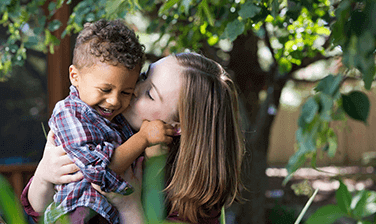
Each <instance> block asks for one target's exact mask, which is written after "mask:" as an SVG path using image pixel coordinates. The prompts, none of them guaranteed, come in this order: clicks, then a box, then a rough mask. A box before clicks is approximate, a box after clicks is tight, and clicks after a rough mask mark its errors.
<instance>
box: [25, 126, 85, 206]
mask: <svg viewBox="0 0 376 224" xmlns="http://www.w3.org/2000/svg"><path fill="white" fill-rule="evenodd" d="M53 142H54V141H53V133H52V132H49V133H48V138H47V143H46V146H45V149H44V152H43V157H42V159H41V161H40V162H39V164H38V166H37V169H36V171H35V174H34V177H33V179H32V180H31V183H30V187H29V190H28V194H27V198H28V200H29V203H30V205H31V206H32V208H33V209H34V210H35V211H36V212H39V213H41V212H43V211H44V209H45V208H46V207H47V205H48V204H49V203H51V201H52V197H53V194H54V188H53V184H64V183H69V182H73V181H78V180H81V179H82V178H83V175H82V173H81V172H77V171H79V168H78V167H77V166H76V165H75V164H74V163H73V162H72V161H71V160H70V159H69V157H68V156H67V155H66V153H65V151H64V150H63V148H62V147H56V146H55V145H54V143H53ZM74 172H77V173H75V174H71V173H74Z"/></svg>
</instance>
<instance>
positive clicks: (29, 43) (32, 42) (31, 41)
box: [24, 36, 39, 48]
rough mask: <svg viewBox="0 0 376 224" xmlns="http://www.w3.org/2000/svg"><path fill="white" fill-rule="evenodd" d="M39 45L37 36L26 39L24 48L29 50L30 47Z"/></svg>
mask: <svg viewBox="0 0 376 224" xmlns="http://www.w3.org/2000/svg"><path fill="white" fill-rule="evenodd" d="M38 43H39V40H38V37H37V36H31V37H29V38H28V39H27V41H26V42H25V43H24V44H25V47H26V48H30V47H32V46H35V45H37V44H38Z"/></svg>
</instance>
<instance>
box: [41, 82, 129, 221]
mask: <svg viewBox="0 0 376 224" xmlns="http://www.w3.org/2000/svg"><path fill="white" fill-rule="evenodd" d="M48 124H49V126H50V128H51V130H52V132H53V133H54V134H55V136H56V138H55V144H56V145H62V146H63V148H64V150H65V151H66V152H67V154H68V156H69V157H70V158H71V160H72V161H74V163H75V164H76V165H77V166H78V167H79V168H80V169H81V172H82V173H83V175H84V178H83V179H82V180H81V181H78V182H73V183H69V184H63V185H56V187H55V190H57V193H56V194H55V195H54V202H52V203H51V204H50V205H49V206H48V208H47V209H46V212H45V222H46V223H51V222H54V221H56V219H58V218H59V217H60V216H61V215H63V214H65V213H68V212H71V211H73V210H74V209H75V208H77V207H89V208H91V209H93V210H94V211H96V212H97V213H99V214H100V215H102V216H103V217H104V218H106V219H107V220H108V221H109V222H110V223H119V222H120V220H119V212H118V211H117V210H116V208H115V207H114V206H112V205H111V204H110V203H109V202H108V201H107V199H106V198H105V197H104V196H102V195H101V194H99V193H98V192H97V191H96V190H95V189H94V188H93V187H92V186H91V183H94V184H97V185H99V186H101V189H102V190H103V191H105V192H110V191H111V192H116V193H120V194H123V195H127V194H131V193H132V192H133V188H132V186H130V185H129V184H128V183H127V182H125V181H124V180H123V179H122V178H121V177H120V176H119V175H117V174H116V173H115V172H113V171H112V170H110V169H109V168H108V164H109V163H110V158H111V156H112V154H113V152H114V150H115V148H116V147H118V146H119V145H120V144H122V143H123V142H125V141H126V140H127V139H128V138H129V137H130V136H132V135H133V132H132V130H131V128H130V127H129V125H128V123H127V122H126V120H125V118H124V116H123V115H121V114H120V115H118V116H116V117H115V118H114V119H113V121H112V122H110V121H109V120H107V119H105V118H104V117H102V116H100V115H99V113H98V112H97V111H95V110H94V109H93V108H91V107H90V106H88V105H87V104H86V103H84V102H83V101H82V100H81V99H80V98H79V94H78V91H77V89H76V88H75V87H74V86H71V87H70V94H69V96H68V97H67V98H65V99H64V100H62V101H60V102H58V103H57V104H56V106H55V108H54V111H53V114H52V116H51V118H50V120H49V122H48Z"/></svg>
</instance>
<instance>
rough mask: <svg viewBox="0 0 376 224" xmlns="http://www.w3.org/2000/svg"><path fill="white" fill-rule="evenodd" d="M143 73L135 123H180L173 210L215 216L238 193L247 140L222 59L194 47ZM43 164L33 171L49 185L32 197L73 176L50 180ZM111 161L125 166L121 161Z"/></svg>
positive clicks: (171, 180) (172, 157) (205, 218)
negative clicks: (244, 139) (154, 121)
mask: <svg viewBox="0 0 376 224" xmlns="http://www.w3.org/2000/svg"><path fill="white" fill-rule="evenodd" d="M141 78H142V79H141V81H140V82H139V83H138V84H137V87H136V91H135V96H136V97H135V98H134V99H133V100H132V102H131V106H130V109H129V110H127V111H126V112H125V114H124V115H125V117H126V119H127V121H128V122H129V124H130V125H131V126H132V128H133V129H134V130H136V131H137V130H139V128H140V126H141V123H142V120H144V119H147V120H155V119H161V120H163V121H165V122H166V123H169V124H172V125H175V124H179V125H180V128H181V136H180V137H178V140H176V142H177V144H175V145H173V146H172V147H171V149H170V152H169V158H168V161H167V165H168V166H167V176H168V178H167V184H166V186H167V187H166V189H165V191H166V197H167V208H168V218H169V219H171V220H180V221H184V222H188V223H218V217H219V215H220V209H221V207H222V206H223V205H225V204H226V203H228V204H231V203H232V202H233V201H234V200H236V199H237V198H238V196H239V189H240V185H241V181H240V167H241V160H242V156H243V153H244V145H243V139H242V137H241V131H240V128H239V111H238V101H237V93H236V89H235V86H234V84H233V82H232V80H231V79H230V78H229V77H228V74H227V73H226V72H225V70H224V69H223V68H222V67H221V66H220V65H219V64H218V63H216V62H214V61H212V60H210V59H208V58H205V57H203V56H201V55H198V54H195V53H181V54H177V55H172V56H168V57H165V58H163V59H161V60H159V61H157V62H155V63H153V64H151V66H150V67H149V69H148V71H147V72H146V73H143V74H141ZM154 151H155V150H154ZM151 152H153V151H152V150H146V151H145V156H146V157H150V156H151V155H150V154H151ZM121 156H122V155H116V153H115V155H114V157H115V158H121ZM61 157H62V156H61ZM42 160H43V159H42ZM114 160H115V159H114ZM66 162H67V161H66V160H65V163H66ZM62 164H64V163H62V162H61V163H60V166H61V165H62ZM42 166H43V163H42V165H41V164H40V165H38V169H37V171H36V174H35V179H38V180H41V181H38V182H40V183H43V184H44V186H43V187H42V188H43V189H46V190H43V191H42V192H43V194H40V193H39V194H36V193H34V192H30V191H29V192H28V193H29V194H28V199H29V201H30V203H31V205H32V203H33V201H34V200H40V197H42V195H43V197H45V198H48V197H46V196H48V194H46V192H48V191H50V190H51V188H52V184H51V183H58V182H59V181H62V180H63V179H64V178H65V180H64V181H68V180H66V179H67V176H66V175H60V176H59V177H58V178H59V179H58V180H51V178H50V177H48V175H47V174H46V171H47V170H48V169H45V170H43V169H39V168H40V167H42ZM55 168H56V170H58V171H57V172H59V173H64V174H65V173H69V172H71V171H74V169H75V168H74V166H73V165H69V168H68V166H61V167H60V168H59V166H56V167H55ZM55 168H54V169H55ZM111 168H112V169H113V170H114V171H115V172H117V173H123V172H124V168H122V167H121V164H119V163H116V165H114V164H112V165H111ZM63 170H64V171H63ZM68 178H69V177H68ZM75 178H81V177H80V176H79V174H76V176H72V177H71V178H70V179H69V181H71V180H73V179H75ZM35 179H34V180H33V181H32V182H31V184H33V182H34V181H35ZM26 191H27V189H26ZM49 200H50V198H49ZM124 200H127V198H125V199H124Z"/></svg>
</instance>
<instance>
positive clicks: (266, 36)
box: [262, 23, 277, 64]
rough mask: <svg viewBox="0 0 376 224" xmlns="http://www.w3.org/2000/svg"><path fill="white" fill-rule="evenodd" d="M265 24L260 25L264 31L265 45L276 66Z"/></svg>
mask: <svg viewBox="0 0 376 224" xmlns="http://www.w3.org/2000/svg"><path fill="white" fill-rule="evenodd" d="M265 24H266V23H263V24H262V27H263V28H264V30H265V44H266V46H267V47H268V48H269V51H270V53H271V54H272V57H273V61H274V63H275V64H277V59H276V58H275V54H274V49H273V48H272V45H271V44H270V37H269V33H268V30H267V29H266V25H265Z"/></svg>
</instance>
